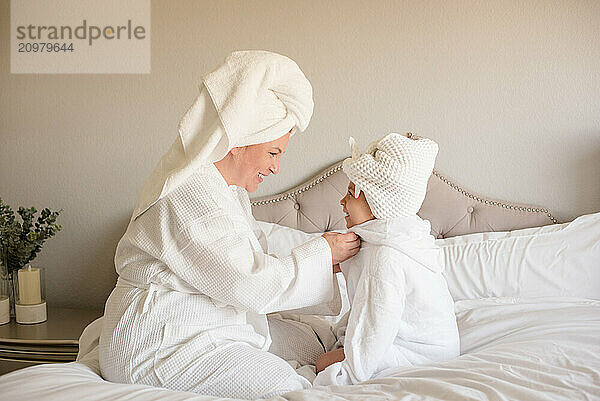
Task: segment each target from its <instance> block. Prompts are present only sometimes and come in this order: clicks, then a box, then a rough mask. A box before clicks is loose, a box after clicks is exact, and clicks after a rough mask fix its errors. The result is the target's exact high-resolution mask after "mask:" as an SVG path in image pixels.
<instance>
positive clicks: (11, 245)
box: [0, 198, 62, 273]
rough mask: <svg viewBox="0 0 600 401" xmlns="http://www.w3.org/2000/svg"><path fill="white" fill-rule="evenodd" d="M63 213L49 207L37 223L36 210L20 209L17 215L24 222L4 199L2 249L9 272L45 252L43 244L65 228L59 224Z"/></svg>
mask: <svg viewBox="0 0 600 401" xmlns="http://www.w3.org/2000/svg"><path fill="white" fill-rule="evenodd" d="M60 212H62V209H61V210H59V211H58V212H52V211H50V209H48V208H45V209H43V210H42V211H41V212H40V215H39V216H38V218H37V220H36V219H35V214H36V213H37V209H36V208H35V207H33V206H32V207H30V208H24V207H22V206H20V207H19V210H18V211H17V213H18V214H19V216H20V217H21V223H19V222H18V221H16V219H15V213H14V212H13V210H12V209H11V207H10V206H9V205H7V204H5V203H4V202H3V201H2V198H0V250H1V252H2V254H1V257H2V262H3V263H4V264H5V265H6V268H7V269H8V273H12V272H14V271H16V270H18V269H20V268H22V267H23V266H25V265H26V264H27V263H29V262H31V261H32V260H33V259H34V258H35V257H36V256H37V254H38V253H39V252H40V251H41V249H42V245H43V244H44V242H45V241H46V240H47V239H48V238H51V237H53V236H54V235H55V234H56V233H57V232H58V231H60V230H62V226H61V225H60V224H58V223H56V218H57V217H58V215H59V214H60Z"/></svg>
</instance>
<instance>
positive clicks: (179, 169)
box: [131, 50, 314, 221]
mask: <svg viewBox="0 0 600 401" xmlns="http://www.w3.org/2000/svg"><path fill="white" fill-rule="evenodd" d="M202 80H203V83H202V84H201V87H200V94H199V95H198V97H197V98H196V100H195V102H194V104H192V106H191V107H190V108H189V109H188V111H187V112H186V113H185V115H184V116H183V117H182V119H181V120H180V121H179V126H178V127H179V135H178V136H177V138H176V139H175V142H173V144H172V145H171V148H170V149H169V151H168V152H167V153H165V154H164V155H163V156H162V158H161V160H160V161H159V163H158V165H157V166H156V168H155V169H154V171H153V172H152V174H151V175H150V177H149V178H148V180H147V181H146V183H145V184H144V188H143V189H142V192H141V194H140V197H139V199H138V203H137V205H136V208H135V210H134V212H133V215H132V217H131V220H132V221H133V220H135V219H136V218H137V217H138V216H140V215H141V214H142V213H144V212H145V211H146V210H148V208H150V206H152V205H153V204H154V203H156V202H158V200H160V199H161V198H164V197H165V196H167V194H169V192H171V191H172V190H173V189H174V188H176V187H177V186H178V185H180V184H181V183H182V182H183V181H184V180H185V179H186V178H188V177H189V176H190V175H192V174H193V173H194V171H195V170H196V169H197V168H198V167H199V166H202V165H206V164H208V163H214V162H216V161H219V160H221V159H222V158H223V157H225V156H226V155H227V153H228V152H229V151H230V150H231V149H232V148H234V147H241V146H247V145H254V144H258V143H265V142H270V141H273V140H275V139H278V138H280V137H282V136H283V135H285V134H286V133H288V132H290V130H291V134H292V135H293V134H294V133H295V132H297V131H300V132H302V131H304V130H305V129H306V127H307V126H308V123H309V121H310V118H311V116H312V113H313V107H314V103H313V98H312V86H311V85H310V82H309V81H308V79H306V77H305V76H304V74H303V73H302V71H301V70H300V67H298V65H297V64H296V63H295V62H294V61H293V60H291V59H289V58H288V57H286V56H282V55H281V54H277V53H272V52H268V51H264V50H247V51H236V52H233V53H231V54H230V55H229V56H228V57H227V58H226V59H225V62H224V64H222V65H221V66H220V67H219V68H217V69H216V70H214V71H213V72H211V73H208V74H206V75H204V77H203V79H202Z"/></svg>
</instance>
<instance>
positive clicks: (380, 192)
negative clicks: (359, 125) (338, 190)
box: [342, 133, 438, 219]
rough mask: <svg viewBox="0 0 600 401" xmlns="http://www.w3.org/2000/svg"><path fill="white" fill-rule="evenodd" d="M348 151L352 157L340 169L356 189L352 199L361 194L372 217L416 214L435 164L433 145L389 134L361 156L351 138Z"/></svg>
mask: <svg viewBox="0 0 600 401" xmlns="http://www.w3.org/2000/svg"><path fill="white" fill-rule="evenodd" d="M350 147H351V151H352V157H350V158H348V159H346V160H344V163H343V164H342V169H343V170H344V173H346V175H347V176H348V178H349V179H350V181H352V182H353V183H354V185H355V187H356V191H355V196H356V197H358V196H359V195H360V191H363V192H364V194H365V197H366V199H367V202H368V203H369V207H370V208H371V212H373V215H374V216H375V217H377V218H378V219H386V218H393V217H400V216H409V215H414V214H417V212H418V211H419V209H420V208H421V205H422V204H423V200H424V199H425V191H426V189H427V182H428V180H429V177H430V176H431V173H432V171H433V165H434V164H435V158H436V156H437V153H438V145H437V143H435V142H434V141H432V140H431V139H427V138H423V137H417V136H415V135H412V134H407V135H406V136H405V135H401V134H397V133H391V134H388V135H386V136H385V137H383V138H382V139H381V140H379V141H377V142H373V143H371V145H369V147H368V148H367V151H366V153H364V154H361V153H360V151H359V150H358V147H357V146H356V142H354V139H353V138H350Z"/></svg>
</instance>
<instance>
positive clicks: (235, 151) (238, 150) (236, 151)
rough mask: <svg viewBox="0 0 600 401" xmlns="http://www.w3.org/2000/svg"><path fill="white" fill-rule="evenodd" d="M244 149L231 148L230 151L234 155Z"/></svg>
mask: <svg viewBox="0 0 600 401" xmlns="http://www.w3.org/2000/svg"><path fill="white" fill-rule="evenodd" d="M243 150H244V148H243V147H242V148H231V150H230V151H229V153H231V154H232V155H233V156H237V155H239V154H240V153H242V151H243Z"/></svg>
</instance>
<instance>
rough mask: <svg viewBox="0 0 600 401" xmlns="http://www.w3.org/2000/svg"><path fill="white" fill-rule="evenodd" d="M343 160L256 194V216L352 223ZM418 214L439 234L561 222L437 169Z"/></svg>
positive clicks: (319, 227)
mask: <svg viewBox="0 0 600 401" xmlns="http://www.w3.org/2000/svg"><path fill="white" fill-rule="evenodd" d="M341 166H342V163H341V161H340V162H338V163H336V164H334V165H333V166H331V167H329V168H327V169H325V170H323V171H322V172H320V173H319V174H317V175H316V176H314V177H313V178H311V179H309V180H308V181H306V182H305V183H303V184H301V185H299V186H297V187H295V188H292V189H290V190H288V191H285V192H282V193H280V194H276V195H270V196H265V197H261V198H256V199H253V200H252V211H253V213H254V217H255V218H256V219H257V220H262V221H268V222H273V223H278V224H281V225H284V226H288V227H293V228H296V229H299V230H302V231H305V232H309V233H310V232H324V231H330V230H341V229H344V228H346V227H345V222H344V215H343V213H342V207H341V206H340V203H339V202H340V199H341V198H342V197H343V196H344V194H345V193H346V189H347V186H348V178H347V177H346V175H345V174H344V173H343V172H342V171H341V170H342V167H341ZM418 214H419V216H421V218H423V219H427V220H429V221H430V222H431V234H432V235H433V236H434V237H436V238H448V237H453V236H456V235H463V234H470V233H478V232H486V231H510V230H516V229H519V228H527V227H537V226H543V225H547V224H555V223H558V222H557V221H556V219H555V218H554V217H553V216H552V213H550V211H548V210H547V209H545V208H543V207H540V206H533V205H520V204H515V203H512V202H507V201H501V200H494V199H490V198H487V197H485V196H481V195H476V194H475V193H473V192H471V191H467V190H465V189H464V188H462V187H461V186H460V185H457V184H455V183H454V182H452V181H451V180H450V179H448V178H446V177H444V176H443V175H441V174H440V173H439V172H437V171H435V170H434V171H433V174H432V175H431V177H430V178H429V182H428V184H427V194H426V195H425V201H424V202H423V205H422V206H421V210H420V211H419V213H418Z"/></svg>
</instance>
